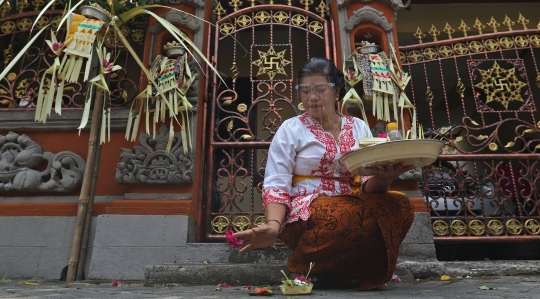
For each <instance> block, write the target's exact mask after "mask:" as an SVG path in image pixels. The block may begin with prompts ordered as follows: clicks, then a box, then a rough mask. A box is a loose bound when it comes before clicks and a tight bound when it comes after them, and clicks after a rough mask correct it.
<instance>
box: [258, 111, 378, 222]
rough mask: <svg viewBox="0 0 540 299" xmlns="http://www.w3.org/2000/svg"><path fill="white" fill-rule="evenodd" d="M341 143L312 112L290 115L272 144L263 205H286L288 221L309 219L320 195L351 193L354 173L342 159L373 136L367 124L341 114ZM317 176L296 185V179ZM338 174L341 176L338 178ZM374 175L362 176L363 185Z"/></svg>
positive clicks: (266, 172)
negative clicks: (363, 140) (294, 178)
mask: <svg viewBox="0 0 540 299" xmlns="http://www.w3.org/2000/svg"><path fill="white" fill-rule="evenodd" d="M341 119H342V120H341V130H340V133H339V143H336V141H335V140H334V137H333V136H332V134H331V133H329V132H326V131H325V130H324V129H323V128H322V126H321V125H320V124H319V123H318V122H317V121H316V120H315V119H313V118H311V117H310V116H309V115H308V114H307V113H304V114H302V115H299V116H296V117H293V118H290V119H288V120H286V121H284V122H283V124H282V125H281V126H280V127H279V129H278V130H277V132H276V135H275V136H274V139H273V140H272V143H271V144H270V149H269V151H268V161H267V163H266V170H265V176H264V184H263V194H262V201H263V205H262V206H263V209H264V208H265V206H266V205H267V204H269V203H280V204H284V205H286V206H287V212H288V215H286V220H285V223H284V224H283V225H282V229H283V228H284V225H285V224H286V223H292V222H295V221H298V219H302V220H307V219H308V218H309V216H310V211H309V205H310V204H311V202H312V201H313V200H314V199H315V198H317V196H319V195H320V194H325V195H330V196H333V195H339V194H347V193H349V192H350V191H351V187H350V185H349V183H348V181H349V179H350V178H352V177H353V175H352V173H351V172H350V171H348V170H347V169H346V168H345V167H344V166H342V165H341V164H339V162H338V161H339V159H340V158H341V157H342V156H343V155H344V154H346V153H348V152H349V151H351V150H353V149H356V148H358V140H359V139H360V138H364V137H372V135H371V131H370V130H369V127H368V125H367V124H366V123H365V122H364V121H362V120H360V119H358V118H356V117H351V116H342V118H341ZM293 175H297V176H315V177H316V178H309V179H305V180H302V181H300V182H298V183H297V184H296V185H294V186H292V177H293ZM335 178H339V180H336V179H335ZM368 179H369V177H362V184H365V182H366V181H367V180H368Z"/></svg>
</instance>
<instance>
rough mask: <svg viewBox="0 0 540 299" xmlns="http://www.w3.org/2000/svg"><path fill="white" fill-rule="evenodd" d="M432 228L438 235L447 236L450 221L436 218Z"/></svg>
mask: <svg viewBox="0 0 540 299" xmlns="http://www.w3.org/2000/svg"><path fill="white" fill-rule="evenodd" d="M431 229H432V230H433V233H435V235H437V236H446V235H448V223H446V222H444V221H442V220H436V221H435V222H433V224H432V225H431Z"/></svg>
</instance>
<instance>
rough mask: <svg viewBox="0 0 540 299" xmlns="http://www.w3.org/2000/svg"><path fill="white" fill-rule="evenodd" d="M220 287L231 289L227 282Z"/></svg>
mask: <svg viewBox="0 0 540 299" xmlns="http://www.w3.org/2000/svg"><path fill="white" fill-rule="evenodd" d="M219 286H220V287H222V288H230V287H231V286H230V285H229V284H228V283H226V282H224V283H222V284H220V285H219Z"/></svg>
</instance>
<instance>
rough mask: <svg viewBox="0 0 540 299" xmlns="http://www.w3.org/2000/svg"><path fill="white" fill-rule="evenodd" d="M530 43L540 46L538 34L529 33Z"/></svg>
mask: <svg viewBox="0 0 540 299" xmlns="http://www.w3.org/2000/svg"><path fill="white" fill-rule="evenodd" d="M530 41H531V44H532V45H533V46H535V47H540V35H531V37H530Z"/></svg>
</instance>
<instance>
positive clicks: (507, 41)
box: [501, 36, 514, 49]
mask: <svg viewBox="0 0 540 299" xmlns="http://www.w3.org/2000/svg"><path fill="white" fill-rule="evenodd" d="M501 46H502V47H503V48H505V49H510V48H512V47H513V46H514V41H513V40H512V38H510V37H508V36H505V37H503V38H501Z"/></svg>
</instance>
